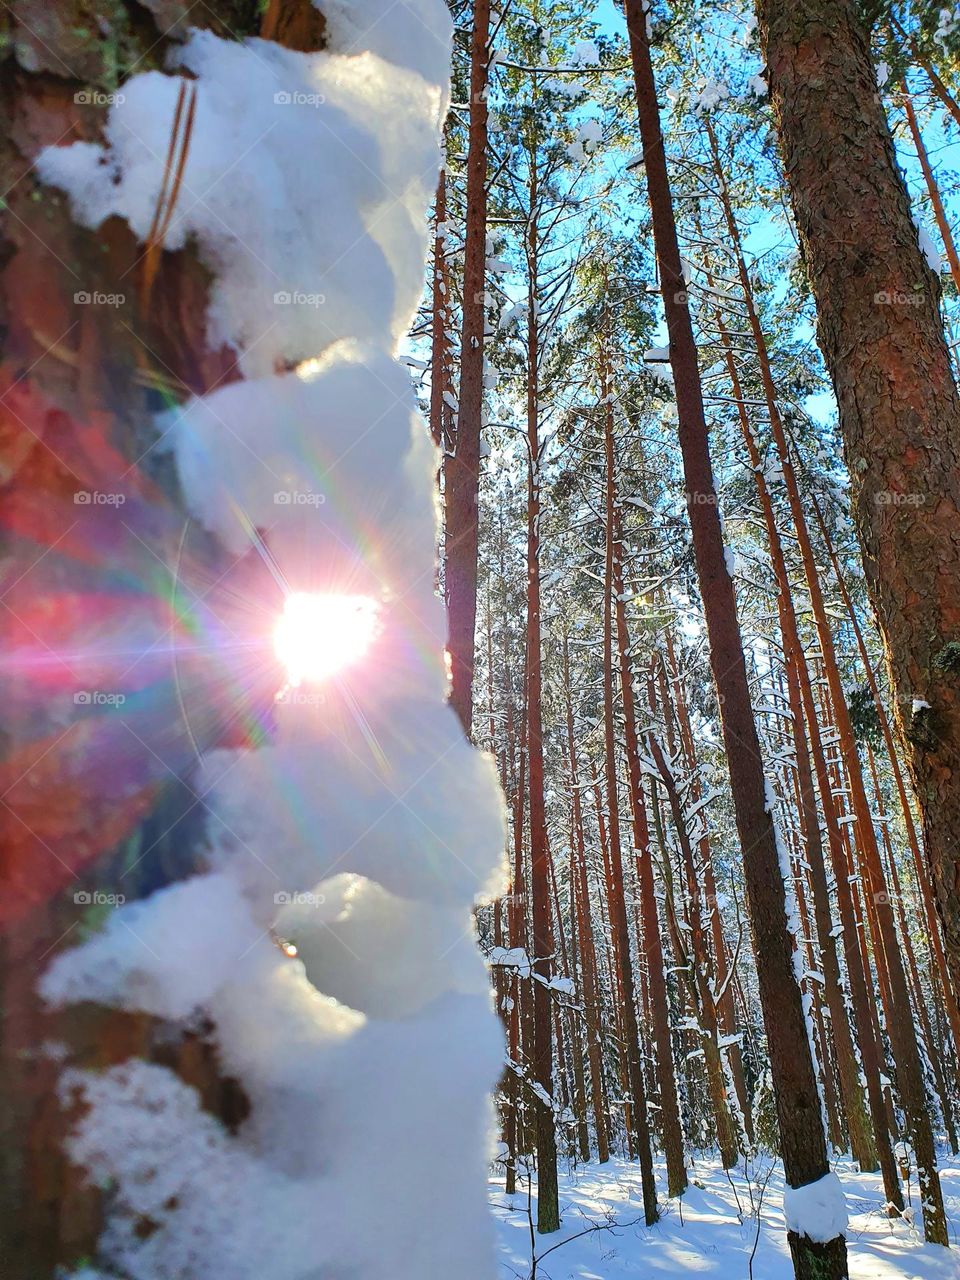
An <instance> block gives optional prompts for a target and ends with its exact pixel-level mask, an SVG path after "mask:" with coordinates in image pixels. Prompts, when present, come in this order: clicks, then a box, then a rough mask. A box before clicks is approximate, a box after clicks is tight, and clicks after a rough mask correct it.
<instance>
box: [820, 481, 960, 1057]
mask: <svg viewBox="0 0 960 1280" xmlns="http://www.w3.org/2000/svg"><path fill="white" fill-rule="evenodd" d="M810 497H811V501H812V503H813V509H814V513H815V514H816V517H817V524H818V527H819V530H820V536H821V538H822V539H823V543H824V546H825V547H826V549H827V555H828V556H829V557H830V563H831V564H832V566H833V573H834V581H835V582H836V584H837V587H838V589H839V591H840V595H841V597H842V598H843V602H844V606H845V607H846V610H847V615H848V616H849V618H850V627H851V629H852V631H853V634H854V637H855V639H856V642H857V650H858V652H859V654H860V661H861V664H862V666H863V670H864V674H865V675H866V677H867V683H868V685H869V687H870V692H871V694H872V695H873V704H874V706H875V707H876V710H877V718H878V719H879V721H880V730H881V733H882V734H883V741H884V745H885V746H886V748H887V758H888V760H889V761H890V769H891V772H892V773H893V780H894V784H895V786H896V788H897V796H898V797H899V800H900V811H901V813H902V814H903V823H904V827H905V828H906V832H907V840H908V842H909V844H910V852H911V854H912V855H913V864H914V870H915V872H916V878H917V886H918V891H919V895H920V901H921V903H922V905H923V911H924V916H925V918H926V922H927V932H928V936H929V938H930V945H931V947H932V949H933V952H934V955H935V957H936V961H937V972H938V973H939V975H940V984H941V990H942V994H943V999H944V1004H945V1007H946V1011H947V1018H948V1020H949V1023H950V1029H951V1033H952V1036H953V1048H954V1054H955V1056H957V1055H960V1007H958V1005H957V1000H956V997H955V994H954V990H953V986H952V983H951V981H950V971H949V968H948V966H947V958H946V954H945V952H944V949H943V940H942V937H941V929H942V926H941V922H940V920H939V918H938V916H937V914H936V903H935V897H934V893H933V890H932V887H931V885H930V873H929V869H928V867H927V864H926V862H925V861H924V858H923V853H922V852H921V849H920V840H919V838H918V834H917V827H916V823H915V822H914V820H913V810H912V808H911V806H910V798H909V796H908V795H907V788H906V780H905V779H904V776H903V769H902V768H901V765H900V753H899V751H898V749H897V744H896V742H895V741H894V736H893V729H892V726H891V724H890V717H889V716H888V715H887V708H886V704H885V702H884V699H883V697H882V696H881V693H880V686H879V685H878V683H877V677H876V674H875V672H874V670H873V666H872V664H871V661H870V654H869V653H868V652H867V646H866V643H865V641H864V637H863V629H862V627H861V626H860V620H859V619H858V617H857V611H856V609H855V608H854V604H853V600H852V599H851V598H850V592H849V590H848V589H847V584H846V580H845V578H844V575H843V570H842V569H841V567H840V561H839V559H838V558H837V553H836V551H835V550H834V547H833V542H832V540H831V538H830V531H829V529H828V528H827V525H826V522H825V520H824V518H823V513H822V511H821V510H820V504H819V502H818V501H817V496H816V494H815V493H811V495H810Z"/></svg>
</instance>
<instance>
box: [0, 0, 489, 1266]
mask: <svg viewBox="0 0 960 1280" xmlns="http://www.w3.org/2000/svg"><path fill="white" fill-rule="evenodd" d="M157 8H158V10H159V9H163V6H158V7H157ZM323 9H324V12H323V13H322V14H321V13H320V12H319V11H318V10H316V9H314V8H312V7H311V5H310V4H308V3H306V0H301V2H300V3H296V4H285V5H279V4H275V3H274V4H270V5H269V6H268V7H267V10H266V12H265V14H264V17H263V25H262V28H261V31H262V35H264V36H270V37H272V38H271V39H262V38H261V39H255V38H251V37H253V36H255V34H256V31H255V27H254V25H253V24H254V19H252V18H251V19H250V20H249V21H248V22H247V25H246V26H244V25H243V22H242V17H241V15H240V14H239V9H238V6H236V5H235V4H232V3H231V4H223V5H219V4H217V5H212V6H209V7H206V6H201V9H200V11H202V12H203V14H204V15H205V23H206V28H207V29H204V30H200V29H197V27H195V26H189V25H188V24H187V23H186V22H181V23H174V24H173V26H172V27H170V26H169V21H170V19H169V17H164V19H163V20H162V21H161V19H160V18H159V17H158V19H157V26H156V28H154V26H153V25H152V20H148V19H147V18H146V17H145V15H146V13H147V12H148V10H146V9H143V10H140V9H138V11H137V14H136V21H134V20H133V19H132V18H130V17H128V16H127V15H126V10H125V9H123V8H122V7H121V9H120V10H119V13H118V11H117V9H116V8H115V7H112V8H111V10H110V14H109V16H108V15H107V14H105V13H104V14H101V15H100V17H99V19H98V22H97V24H96V25H95V26H91V25H85V24H81V23H80V20H79V16H78V11H77V10H76V7H75V6H73V5H72V4H68V3H58V4H56V5H53V6H48V7H46V8H44V10H43V15H44V18H43V24H41V25H40V26H39V27H38V7H37V6H35V5H31V4H26V3H25V4H23V5H22V6H18V9H17V11H15V12H14V14H13V18H12V21H13V24H14V38H13V40H12V41H11V42H9V43H7V44H6V45H5V46H4V56H5V57H6V59H7V61H8V64H9V65H8V69H9V71H10V73H11V75H10V79H9V82H8V83H7V84H5V88H4V98H3V106H4V112H5V115H6V119H5V122H4V123H5V126H6V127H5V129H4V134H3V140H2V145H3V147H4V150H5V153H6V158H7V160H8V162H9V172H10V173H11V176H12V177H16V176H17V175H18V174H19V175H22V176H21V179H20V186H19V188H18V184H16V183H15V184H14V190H13V191H12V192H11V193H9V194H8V197H7V200H8V212H6V213H5V214H4V216H3V227H2V233H3V236H4V238H5V244H4V250H5V252H4V255H3V263H4V266H3V275H2V278H0V300H2V306H3V313H4V314H3V318H4V325H5V335H4V347H3V351H2V357H3V364H2V376H3V406H4V418H5V424H4V425H5V433H4V438H3V447H4V450H5V451H6V457H5V460H4V474H5V478H6V480H7V482H8V484H9V495H8V496H9V499H10V500H9V502H8V503H7V505H6V507H5V512H6V523H5V532H6V534H7V538H8V546H7V552H8V565H9V564H10V563H11V562H12V568H9V567H8V568H7V569H6V571H5V574H6V581H5V584H4V585H5V586H6V588H7V595H6V608H7V617H8V626H9V628H10V631H9V640H10V643H9V644H8V646H7V647H8V650H9V652H10V653H11V654H12V655H13V661H12V662H11V664H10V665H9V666H8V667H7V669H6V675H5V690H4V694H5V704H6V714H7V720H6V726H7V730H8V733H7V742H6V743H5V747H6V748H7V750H6V757H5V761H4V766H3V768H4V771H5V772H4V784H5V800H4V814H5V850H4V859H5V860H4V867H3V871H4V876H5V881H6V883H5V885H4V892H3V895H2V901H3V915H2V921H0V924H2V940H0V962H2V980H3V1005H4V1024H3V1041H2V1045H0V1087H2V1089H3V1092H4V1096H5V1101H7V1102H9V1103H10V1104H11V1105H10V1106H9V1107H8V1108H7V1109H6V1110H5V1119H4V1129H3V1133H2V1138H3V1156H2V1159H3V1169H2V1172H3V1174H4V1177H3V1179H2V1182H3V1207H2V1210H0V1233H2V1236H3V1246H4V1274H5V1276H9V1277H11V1280H21V1278H22V1280H46V1278H47V1277H52V1276H53V1274H54V1271H55V1268H56V1267H57V1266H64V1267H68V1268H70V1267H72V1266H75V1265H78V1264H79V1263H80V1261H81V1259H83V1260H85V1261H86V1262H87V1263H88V1264H89V1265H88V1266H87V1268H86V1269H85V1270H84V1272H83V1274H84V1275H85V1276H86V1277H87V1278H88V1280H89V1277H90V1276H91V1275H93V1274H102V1273H103V1274H106V1273H109V1275H110V1276H122V1277H125V1280H161V1278H162V1277H174V1276H184V1275H197V1276H200V1275H202V1276H204V1277H206V1278H208V1280H262V1277H264V1276H266V1275H270V1276H273V1277H276V1278H277V1280H300V1278H302V1277H305V1276H309V1275H317V1274H325V1275H326V1274H329V1275H332V1274H334V1273H339V1272H341V1271H342V1269H343V1268H344V1267H345V1266H347V1267H349V1269H350V1271H351V1275H355V1276H357V1277H358V1278H359V1277H365V1276H368V1277H374V1276H376V1277H382V1276H383V1275H386V1274H389V1275H390V1276H391V1277H394V1278H396V1280H401V1277H403V1278H407V1277H408V1278H409V1280H422V1278H423V1277H424V1276H428V1275H429V1276H433V1275H445V1274H453V1273H456V1274H458V1275H460V1276H464V1277H469V1278H470V1280H489V1277H490V1276H491V1275H492V1273H493V1260H492V1258H493V1255H492V1236H491V1230H490V1225H489V1222H488V1217H487V1212H486V1204H485V1187H484V1183H485V1155H486V1152H485V1146H486V1143H487V1140H488V1137H489V1127H490V1119H491V1117H490V1114H489V1102H488V1097H487V1095H488V1092H489V1090H490V1088H491V1087H492V1085H493V1083H494V1081H495V1078H496V1072H497V1069H498V1065H499V1061H500V1057H501V1048H500V1043H499V1035H498V1029H497V1022H496V1018H495V1016H494V1014H493V1012H492V1009H491V1000H490V994H489V989H488V983H487V975H486V971H485V968H484V966H483V964H482V962H481V959H480V957H479V954H478V952H477V950H476V947H475V943H474V932H473V922H472V917H471V907H472V905H473V902H474V901H475V899H476V897H477V895H478V894H481V893H484V892H495V891H496V890H497V889H498V888H499V879H498V877H499V863H500V859H501V856H502V853H501V851H502V848H503V843H504V824H503V815H502V804H501V800H500V793H499V787H498V784H497V780H496V774H495V770H494V768H493V766H492V764H491V762H490V761H489V760H487V759H485V758H484V757H482V756H481V755H480V754H479V753H477V752H475V751H473V750H472V748H470V747H469V746H468V744H467V743H466V742H465V740H464V738H463V734H462V730H461V728H460V725H459V724H458V722H457V719H456V716H455V715H454V713H453V712H452V711H451V710H450V708H449V707H448V706H447V705H446V702H445V699H446V677H445V669H444V659H443V644H444V637H445V619H444V614H443V607H442V604H441V602H440V601H439V600H438V599H437V598H436V596H435V595H434V591H433V583H434V561H435V546H436V532H437V531H436V524H435V500H434V498H435V495H434V485H435V474H436V470H437V458H436V453H435V450H434V448H433V445H432V443H431V441H430V438H429V434H428V432H427V429H426V427H425V425H424V423H423V422H422V421H421V419H420V418H419V416H418V414H417V413H416V409H415V402H414V397H413V392H412V388H411V385H410V382H409V379H408V377H407V375H406V373H405V371H404V370H403V369H402V368H401V367H400V366H399V364H398V363H397V362H396V361H395V359H394V353H395V349H396V345H397V343H398V342H399V340H400V339H401V338H402V336H403V334H404V333H405V332H406V329H407V327H408V325H409V323H410V320H411V318H412V316H413V313H414V311H415V308H416V305H417V302H418V299H419V295H420V290H421V284H422V273H423V267H424V261H425V256H426V249H427V226H426V211H427V207H428V204H429V201H430V199H431V198H432V195H433V191H434V189H435V183H436V179H437V173H438V164H439V136H440V128H441V126H442V121H443V116H444V113H445V110H446V103H447V81H448V77H449V56H450V21H449V15H448V13H447V11H446V8H445V6H444V5H443V4H442V3H440V0H406V2H402V3H399V4H388V3H381V2H380V0H369V3H367V4H363V5H350V4H345V3H341V0H329V3H327V4H325V5H324V6H323ZM150 11H151V12H152V7H151V10H150ZM84 12H85V13H86V10H84ZM251 12H252V10H251ZM195 16H196V15H195V14H193V15H192V17H195ZM167 27H169V29H168V30H166V31H164V29H165V28H167ZM38 32H39V34H38ZM321 38H322V39H323V41H324V48H323V49H322V50H319V51H318V48H317V46H318V41H319V40H320V39H321ZM285 46H286V47H285ZM54 49H56V50H57V51H58V52H54V51H53V50H54ZM8 50H12V55H11V54H10V53H9V52H8ZM161 66H162V67H163V68H164V70H159V69H157V68H159V67H161ZM127 68H129V74H127V76H126V78H122V76H123V72H124V70H125V69H127ZM30 166H33V167H32V169H31V167H30ZM11 548H12V556H11V555H10V552H11ZM281 619H282V621H283V624H284V630H283V632H282V634H283V636H284V637H285V639H284V644H283V646H280V644H279V639H278V655H279V656H283V655H284V654H285V655H286V658H287V666H288V669H287V671H284V670H282V668H281V666H280V664H279V662H278V656H275V654H274V643H273V632H274V628H275V626H276V625H277V623H278V621H280V620H281ZM296 627H306V628H307V629H306V630H305V631H302V630H301V631H297V630H295V628H296ZM280 634H281V633H280V632H278V637H279V635H280ZM11 670H12V676H11V674H10V672H11ZM335 670H336V671H337V674H334V671H335ZM255 717H256V719H257V720H258V721H259V723H255V722H254V721H255ZM198 754H199V756H200V759H199V760H198ZM76 943H79V944H80V945H74V944H76ZM297 953H299V955H298V954H297ZM428 1198H429V1200H430V1203H431V1205H432V1208H433V1213H434V1214H435V1218H433V1220H432V1222H431V1227H430V1230H424V1229H423V1226H422V1213H423V1205H424V1202H425V1201H426V1200H427V1199H428ZM371 1203H372V1204H375V1205H376V1212H374V1213H371V1212H370V1205H371ZM91 1268H92V1270H91Z"/></svg>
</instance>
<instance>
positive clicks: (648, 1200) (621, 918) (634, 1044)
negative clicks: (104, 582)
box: [601, 371, 660, 1226]
mask: <svg viewBox="0 0 960 1280" xmlns="http://www.w3.org/2000/svg"><path fill="white" fill-rule="evenodd" d="M607 381H608V379H607V376H606V373H605V371H604V374H603V377H602V379H601V387H602V388H603V395H604V396H606V394H607ZM603 407H604V411H606V412H608V413H609V412H610V410H611V406H610V404H609V403H608V402H607V403H605V404H604V406H603ZM604 457H605V461H606V486H605V490H606V497H605V504H606V521H605V523H606V545H605V567H604V591H603V705H604V737H605V755H606V782H607V815H608V823H609V830H608V838H609V842H610V868H611V886H610V887H611V895H610V923H611V927H612V929H613V932H614V934H615V936H616V938H617V959H618V962H619V966H620V996H621V1003H622V1011H623V1014H622V1016H623V1036H624V1045H623V1053H624V1056H625V1058H626V1062H627V1078H628V1080H629V1084H630V1102H631V1120H632V1124H631V1126H630V1127H631V1128H632V1130H633V1133H634V1137H635V1140H636V1150H637V1153H638V1155H639V1158H640V1177H641V1183H642V1187H643V1212H644V1218H645V1220H646V1223H647V1225H648V1226H650V1225H651V1224H652V1223H654V1222H656V1221H657V1219H658V1217H659V1216H660V1215H659V1210H658V1209H657V1188H656V1183H655V1182H654V1175H653V1157H652V1153H651V1150H650V1123H649V1119H648V1116H647V1095H646V1089H645V1088H644V1083H643V1063H642V1061H641V1054H642V1049H641V1044H640V1028H639V1025H638V1023H637V1005H636V992H635V989H634V981H633V964H632V962H631V958H630V929H629V924H628V921H627V906H626V901H625V899H624V884H623V854H622V851H621V846H620V800H619V796H618V794H617V765H616V759H617V748H616V737H615V724H614V700H613V698H614V688H613V593H614V559H615V556H614V545H615V540H616V508H615V505H614V504H615V497H616V489H615V477H614V457H613V432H612V430H611V429H610V428H609V425H608V427H607V429H606V430H605V431H604Z"/></svg>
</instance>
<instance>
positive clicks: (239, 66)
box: [37, 0, 450, 376]
mask: <svg viewBox="0 0 960 1280" xmlns="http://www.w3.org/2000/svg"><path fill="white" fill-rule="evenodd" d="M388 7H389V6H388V5H387V4H386V3H385V4H384V5H383V8H384V9H385V10H386V9H387V8H388ZM418 7H422V8H423V9H424V10H425V11H426V10H427V9H428V8H429V11H430V12H431V13H435V15H436V17H435V23H436V30H437V31H438V32H440V33H445V34H444V46H445V47H446V48H447V54H446V55H445V56H446V57H447V58H448V57H449V49H448V34H449V23H450V20H449V16H448V15H446V11H445V8H444V7H443V6H442V5H441V4H440V3H439V0H429V5H428V0H421V5H420V6H418ZM349 8H350V11H352V10H353V8H354V6H350V7H349ZM405 9H406V6H398V7H397V9H396V11H395V13H393V14H392V16H391V17H390V24H391V26H392V25H395V24H397V23H400V22H402V21H403V12H404V11H405ZM344 10H345V11H347V6H344ZM358 20H359V19H358ZM378 29H379V28H377V27H376V26H375V27H374V28H373V30H378ZM383 34H384V41H383V43H384V44H385V45H387V44H389V43H390V42H389V40H388V39H387V34H386V28H383ZM376 43H379V42H376ZM421 44H422V45H423V55H422V57H421V56H420V54H419V53H418V56H417V57H416V59H415V65H416V66H423V65H425V64H426V63H428V64H429V66H428V69H429V70H430V71H431V73H432V74H433V75H436V73H437V71H438V69H439V62H440V57H439V55H438V53H437V52H436V50H435V49H431V48H430V42H428V41H426V40H424V41H422V42H421ZM177 57H178V68H181V67H182V68H183V69H184V70H188V71H190V72H192V73H193V74H194V75H195V76H196V77H197V80H196V86H197V107H196V123H195V127H194V130H193V135H192V140H191V143H190V147H189V151H188V154H187V160H186V166H185V169H184V176H183V189H182V191H181V193H180V198H179V200H178V203H177V206H176V208H175V211H174V214H173V217H172V220H171V224H170V229H169V231H168V233H167V236H166V242H165V243H166V247H168V248H170V249H177V248H181V247H182V246H183V245H184V244H185V243H186V241H187V239H188V238H189V237H191V236H195V237H196V239H197V243H198V245H199V251H200V255H201V257H202V259H203V260H204V262H205V263H206V264H207V265H208V266H209V267H210V269H211V270H212V272H213V273H214V277H215V279H214V284H213V288H212V292H211V297H210V305H209V310H208V316H207V328H208V336H209V341H210V344H211V346H212V347H214V348H216V347H219V346H220V345H221V344H227V345H229V346H232V347H234V348H236V349H237V350H238V351H239V352H240V353H241V368H242V370H243V372H244V373H245V374H246V375H247V376H255V375H258V374H264V373H270V372H272V371H273V369H274V368H275V367H276V365H277V363H278V362H290V363H296V362H298V361H300V360H304V359H307V358H308V357H311V356H314V355H316V354H317V353H318V352H319V351H321V350H323V349H324V348H325V347H326V346H328V345H330V344H331V343H332V342H334V341H336V340H337V339H338V338H341V337H342V336H343V335H344V334H349V335H350V336H351V337H353V338H354V339H359V340H362V341H369V342H375V343H377V344H379V345H381V346H385V347H392V346H393V345H394V344H395V343H396V342H397V341H398V340H399V339H400V337H401V336H402V335H403V334H405V333H406V331H407V329H408V328H409V325H410V322H411V319H412V316H413V314H414V311H415V309H416V307H417V304H418V302H419V299H420V291H421V287H422V271H421V264H422V262H423V259H424V254H425V251H426V243H427V227H426V223H425V220H424V218H423V216H422V210H423V209H424V208H425V207H426V205H427V204H428V202H429V200H430V199H431V197H432V194H433V185H434V182H435V178H436V171H437V164H438V160H439V153H438V144H437V125H438V122H439V120H440V118H441V113H442V111H443V110H444V109H445V101H446V98H445V90H444V89H442V88H441V87H440V84H439V83H438V82H436V81H435V80H425V79H424V78H423V77H422V75H420V74H418V71H417V70H410V69H408V68H407V67H404V66H398V65H396V64H394V63H392V62H389V61H387V60H386V59H385V58H383V57H382V56H381V55H379V54H378V53H376V52H369V51H368V52H363V53H358V54H351V55H349V56H348V55H346V54H344V55H338V54H303V53H295V52H291V51H290V50H287V49H283V48H281V47H280V46H278V45H276V44H274V43H272V42H270V41H263V40H247V41H245V42H243V43H239V42H237V41H234V40H223V39H220V38H218V37H217V36H215V35H213V34H212V33H211V32H208V31H194V32H193V33H192V34H191V36H190V38H189V40H188V41H187V43H186V44H185V45H184V46H183V47H182V48H181V49H180V51H179V53H178V55H177ZM444 65H446V63H445V64H444ZM181 83H182V79H181V77H180V76H179V75H165V74H162V73H161V72H159V71H151V72H147V73H145V74H142V75H136V76H134V77H132V78H131V79H130V80H128V81H126V82H125V84H124V95H123V101H122V102H119V101H118V102H116V103H115V104H114V105H113V106H112V107H111V109H110V113H109V120H108V123H107V126H106V129H105V135H106V144H105V146H103V147H101V146H98V145H95V144H92V143H85V142H84V143H75V144H73V145H72V146H69V147H47V148H46V149H45V150H44V151H42V152H41V154H40V156H39V158H38V161H37V170H38V173H39V174H40V176H41V178H42V179H43V180H44V181H46V182H48V183H52V184H54V185H56V186H59V187H62V188H64V189H65V190H67V191H68V192H69V194H70V199H71V205H72V209H73V213H74V216H75V217H76V219H77V220H78V221H79V222H81V223H82V224H84V225H85V226H90V227H97V226H99V225H100V224H101V223H102V222H103V221H104V220H105V219H106V218H108V217H110V216H111V215H113V214H119V215H120V216H121V217H123V218H124V219H125V220H126V221H127V222H128V223H129V224H130V226H131V227H132V229H133V231H134V232H135V233H136V235H137V236H138V238H139V239H140V240H141V241H144V240H146V237H147V234H148V232H149V229H150V226H151V223H152V221H153V217H154V210H155V207H156V202H157V196H158V193H159V191H160V187H161V182H162V179H163V172H164V159H165V156H166V153H167V148H168V145H169V140H170V139H169V135H170V122H171V121H172V119H173V117H174V112H175V109H176V102H177V94H178V91H179V87H180V85H181ZM398 103H403V104H404V108H403V109H402V110H398V108H397V104H398ZM281 139H282V145H281ZM306 156H309V157H310V163H309V164H307V163H304V157H306ZM225 157H231V163H230V167H229V174H228V175H225V173H224V167H225V161H224V158H225ZM266 227H269V228H271V233H270V234H269V235H265V234H264V228H266ZM319 299H322V302H319V301H318V300H319ZM298 300H300V301H298Z"/></svg>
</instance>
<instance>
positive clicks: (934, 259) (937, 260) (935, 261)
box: [913, 215, 943, 275]
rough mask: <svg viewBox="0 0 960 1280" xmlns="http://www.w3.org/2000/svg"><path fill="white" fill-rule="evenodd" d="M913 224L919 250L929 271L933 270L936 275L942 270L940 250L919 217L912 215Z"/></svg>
mask: <svg viewBox="0 0 960 1280" xmlns="http://www.w3.org/2000/svg"><path fill="white" fill-rule="evenodd" d="M913 225H914V226H915V227H916V228H917V239H918V240H919V241H920V251H921V253H922V254H923V256H924V258H926V260H927V266H928V267H929V268H930V270H931V271H935V272H936V274H937V275H939V274H940V272H941V271H942V270H943V259H942V258H941V257H940V250H939V249H938V248H937V246H936V245H935V244H934V242H933V237H932V236H931V235H930V232H929V231H928V230H927V229H926V227H924V226H922V225H921V223H920V221H919V219H918V218H917V217H916V215H914V218H913Z"/></svg>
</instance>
